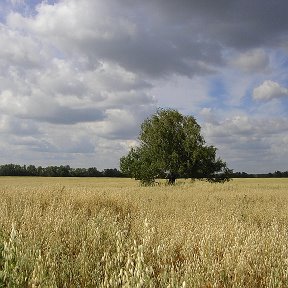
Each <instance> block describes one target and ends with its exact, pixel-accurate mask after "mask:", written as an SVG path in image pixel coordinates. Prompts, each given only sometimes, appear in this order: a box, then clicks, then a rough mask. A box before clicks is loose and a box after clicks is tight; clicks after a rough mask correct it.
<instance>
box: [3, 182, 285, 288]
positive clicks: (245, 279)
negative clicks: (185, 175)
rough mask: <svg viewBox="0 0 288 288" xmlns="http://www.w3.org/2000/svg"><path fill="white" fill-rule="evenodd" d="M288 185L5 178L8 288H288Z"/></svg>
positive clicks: (6, 277) (4, 253) (6, 279)
mask: <svg viewBox="0 0 288 288" xmlns="http://www.w3.org/2000/svg"><path fill="white" fill-rule="evenodd" d="M287 239H288V179H237V180H234V181H232V182H229V183H225V184H223V185H222V184H208V183H206V182H199V181H196V182H190V181H181V180H180V181H179V182H178V183H177V185H176V186H174V187H170V186H165V185H159V186H154V187H140V186H139V184H138V182H136V181H133V180H130V179H117V178H113V179H112V178H96V179H95V178H94V179H93V178H41V177H35V178H33V177H1V178H0V250H1V254H0V287H288V241H287Z"/></svg>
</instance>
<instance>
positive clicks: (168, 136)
mask: <svg viewBox="0 0 288 288" xmlns="http://www.w3.org/2000/svg"><path fill="white" fill-rule="evenodd" d="M200 132H201V127H200V126H199V125H198V123H197V122H196V120H195V118H194V117H192V116H184V115H182V114H181V113H179V112H178V111H176V110H172V109H158V111H157V112H156V113H155V114H154V115H152V116H151V117H150V118H147V119H146V120H145V121H144V122H143V123H142V125H141V131H140V135H139V142H140V145H139V146H138V147H135V148H132V149H131V150H130V152H129V153H128V155H127V156H124V157H122V158H121V159H120V169H121V172H122V173H124V174H126V175H127V176H130V177H132V178H135V179H137V180H140V181H141V182H142V184H146V185H149V184H153V183H154V181H155V179H156V178H164V177H165V178H167V179H168V183H169V184H174V183H175V181H176V179H177V178H180V177H181V178H194V179H203V180H207V181H210V182H225V181H227V180H229V174H230V172H231V171H230V170H229V169H228V168H227V166H226V163H225V162H223V161H222V160H221V159H220V158H216V150H217V149H216V148H215V147H214V146H207V145H206V143H205V140H204V138H203V136H202V135H201V133H200Z"/></svg>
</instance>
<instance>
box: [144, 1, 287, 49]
mask: <svg viewBox="0 0 288 288" xmlns="http://www.w3.org/2000/svg"><path fill="white" fill-rule="evenodd" d="M148 2H149V3H150V5H151V6H154V5H155V6H156V7H157V8H158V10H157V13H159V14H160V15H162V17H163V18H164V19H165V20H166V21H167V22H169V21H173V22H174V23H179V22H180V23H183V22H186V23H194V24H195V26H196V27H197V26H198V28H199V33H200V34H201V33H203V34H204V35H206V36H207V37H208V38H209V39H213V40H214V41H219V42H220V43H222V44H223V45H227V46H231V47H234V48H239V49H247V48H254V47H259V46H261V45H267V46H274V45H275V44H278V43H279V41H282V40H283V37H284V39H286V41H287V30H288V19H287V8H288V3H287V1H285V0H277V1H270V0H253V1H250V0H243V1H230V0H220V1H213V0H204V1H197V0H191V1H190V0H180V1H173V0H168V1H166V0H158V1H152V0H148ZM201 25H202V27H201Z"/></svg>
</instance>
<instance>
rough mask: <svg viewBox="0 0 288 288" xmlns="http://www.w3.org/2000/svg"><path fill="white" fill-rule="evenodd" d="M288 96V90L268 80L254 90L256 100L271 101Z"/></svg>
mask: <svg viewBox="0 0 288 288" xmlns="http://www.w3.org/2000/svg"><path fill="white" fill-rule="evenodd" d="M287 96H288V89H287V88H285V87H282V86H281V85H280V84H279V83H277V82H274V81H271V80H266V81H264V82H263V83H262V84H261V85H260V86H258V87H256V88H255V89H254V90H253V98H254V99H255V100H266V101H268V100H271V99H275V98H282V97H287Z"/></svg>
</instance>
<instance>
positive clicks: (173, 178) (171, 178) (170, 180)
mask: <svg viewBox="0 0 288 288" xmlns="http://www.w3.org/2000/svg"><path fill="white" fill-rule="evenodd" d="M167 178H168V185H175V182H176V176H175V174H173V173H170V175H168V177H167Z"/></svg>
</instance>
